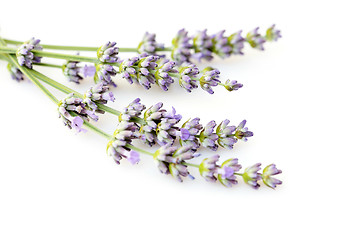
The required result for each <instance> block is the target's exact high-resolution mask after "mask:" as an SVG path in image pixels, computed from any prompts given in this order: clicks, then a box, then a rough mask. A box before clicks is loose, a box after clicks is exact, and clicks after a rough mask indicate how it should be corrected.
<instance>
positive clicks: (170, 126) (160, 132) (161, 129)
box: [156, 108, 182, 145]
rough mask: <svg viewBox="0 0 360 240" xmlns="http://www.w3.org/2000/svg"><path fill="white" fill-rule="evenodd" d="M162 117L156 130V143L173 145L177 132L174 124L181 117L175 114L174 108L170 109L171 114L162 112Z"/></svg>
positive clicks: (177, 129)
mask: <svg viewBox="0 0 360 240" xmlns="http://www.w3.org/2000/svg"><path fill="white" fill-rule="evenodd" d="M162 116H163V117H162V119H161V121H160V123H158V125H157V129H156V133H157V134H156V138H157V141H158V143H159V144H160V145H165V144H173V143H174V141H175V139H176V136H177V135H178V131H179V128H178V127H177V126H176V124H177V123H178V122H179V121H180V120H181V118H182V117H181V115H177V114H176V110H175V108H173V109H172V112H163V114H162Z"/></svg>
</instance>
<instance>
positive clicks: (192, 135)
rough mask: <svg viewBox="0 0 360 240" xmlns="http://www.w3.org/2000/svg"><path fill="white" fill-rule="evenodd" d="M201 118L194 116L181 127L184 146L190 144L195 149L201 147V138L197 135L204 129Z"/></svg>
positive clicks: (181, 139)
mask: <svg viewBox="0 0 360 240" xmlns="http://www.w3.org/2000/svg"><path fill="white" fill-rule="evenodd" d="M199 121H200V118H194V119H191V120H190V119H189V120H187V121H186V122H185V123H184V124H183V125H182V127H181V129H180V132H181V134H180V140H179V141H180V144H181V145H182V146H187V145H190V146H191V147H192V149H193V150H196V149H198V148H199V147H200V142H199V139H198V138H197V135H198V134H199V132H200V130H201V129H202V125H201V124H200V123H199Z"/></svg>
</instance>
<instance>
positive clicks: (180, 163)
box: [154, 144, 195, 182]
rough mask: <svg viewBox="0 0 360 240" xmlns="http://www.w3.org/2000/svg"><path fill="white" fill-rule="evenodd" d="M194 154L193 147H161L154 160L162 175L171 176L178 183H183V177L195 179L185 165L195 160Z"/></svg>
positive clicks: (168, 145)
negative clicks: (188, 161)
mask: <svg viewBox="0 0 360 240" xmlns="http://www.w3.org/2000/svg"><path fill="white" fill-rule="evenodd" d="M194 157H195V156H194V153H193V152H192V151H191V147H189V146H184V147H180V148H178V147H174V146H171V145H170V144H167V145H164V146H162V147H160V148H159V149H158V150H157V151H156V152H155V153H154V160H155V163H156V164H157V166H158V168H159V170H160V172H161V173H164V174H171V175H172V176H173V177H174V178H176V179H177V180H178V181H180V182H182V181H183V180H182V178H181V177H187V176H189V177H190V178H192V179H193V177H192V176H191V175H190V174H189V172H188V170H187V166H186V165H185V164H186V162H185V161H187V160H190V159H193V158H194Z"/></svg>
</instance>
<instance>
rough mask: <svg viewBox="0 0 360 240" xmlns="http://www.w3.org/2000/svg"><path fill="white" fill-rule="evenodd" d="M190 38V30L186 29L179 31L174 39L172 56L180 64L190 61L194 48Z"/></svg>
mask: <svg viewBox="0 0 360 240" xmlns="http://www.w3.org/2000/svg"><path fill="white" fill-rule="evenodd" d="M190 40H191V38H190V37H188V32H187V31H186V30H185V29H181V30H180V31H178V33H177V35H176V37H175V38H174V39H173V40H172V46H173V48H172V51H171V58H172V59H173V60H174V61H175V62H177V63H178V64H182V63H184V62H190V57H191V48H192V44H191V43H190Z"/></svg>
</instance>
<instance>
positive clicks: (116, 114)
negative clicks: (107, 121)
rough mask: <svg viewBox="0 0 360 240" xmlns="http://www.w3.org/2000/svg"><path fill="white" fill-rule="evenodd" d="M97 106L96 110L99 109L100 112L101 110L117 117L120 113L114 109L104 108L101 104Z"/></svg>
mask: <svg viewBox="0 0 360 240" xmlns="http://www.w3.org/2000/svg"><path fill="white" fill-rule="evenodd" d="M97 106H98V108H99V109H100V110H103V111H105V112H108V113H111V114H114V115H115V116H119V115H120V113H121V112H120V111H118V110H116V109H113V108H111V107H108V106H106V105H103V104H98V105H97Z"/></svg>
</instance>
